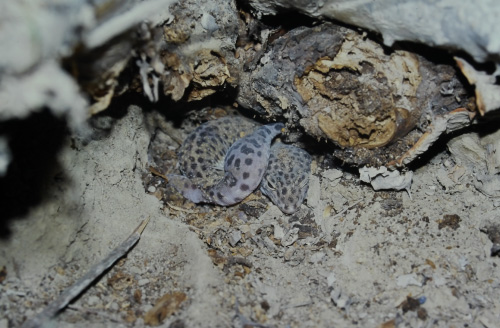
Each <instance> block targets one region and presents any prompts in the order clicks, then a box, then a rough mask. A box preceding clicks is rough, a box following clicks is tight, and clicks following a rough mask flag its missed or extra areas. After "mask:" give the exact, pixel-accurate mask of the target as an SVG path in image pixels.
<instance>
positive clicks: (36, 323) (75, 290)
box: [22, 218, 149, 328]
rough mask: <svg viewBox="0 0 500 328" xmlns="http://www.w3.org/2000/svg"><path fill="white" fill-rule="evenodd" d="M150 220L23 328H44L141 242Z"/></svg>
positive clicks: (145, 221)
mask: <svg viewBox="0 0 500 328" xmlns="http://www.w3.org/2000/svg"><path fill="white" fill-rule="evenodd" d="M148 222H149V218H148V219H146V220H144V221H142V222H141V224H140V225H139V226H138V227H137V228H136V229H135V230H134V232H133V233H132V234H131V235H130V237H128V238H127V240H125V241H124V242H123V243H121V245H119V246H118V247H116V248H115V249H114V250H113V251H112V252H111V253H109V255H108V256H106V258H104V259H103V260H102V261H101V262H99V263H97V264H95V265H94V266H93V267H92V268H91V269H90V270H89V271H88V272H87V273H86V274H85V275H84V276H83V277H81V278H80V279H79V280H78V281H77V282H75V283H74V284H73V285H72V286H70V287H68V288H67V289H66V290H65V291H64V292H63V293H62V294H61V295H60V296H59V297H58V298H57V299H56V300H54V301H53V302H52V303H50V304H49V305H47V307H46V308H45V309H44V310H43V311H42V312H40V313H39V314H37V315H36V316H34V317H33V318H31V319H29V320H26V321H25V322H24V324H23V325H22V328H35V327H44V326H46V325H47V323H48V322H49V320H51V319H52V318H53V317H54V316H55V315H57V313H59V311H61V310H63V309H64V308H65V307H66V306H67V305H68V304H69V302H71V301H72V300H73V299H74V298H75V297H77V296H78V295H80V294H81V293H82V292H83V291H84V290H85V289H86V288H87V287H88V286H89V285H90V284H91V283H92V282H94V281H95V280H96V279H97V278H98V277H99V276H100V275H101V274H102V273H103V272H104V271H106V270H107V269H109V268H110V267H111V266H112V265H113V264H114V263H115V262H116V261H117V260H118V259H120V258H121V257H123V256H124V255H125V254H127V253H128V251H130V249H131V248H132V247H133V246H134V245H135V244H136V243H137V242H138V241H139V239H140V238H141V234H142V232H143V231H144V228H145V227H146V225H147V224H148Z"/></svg>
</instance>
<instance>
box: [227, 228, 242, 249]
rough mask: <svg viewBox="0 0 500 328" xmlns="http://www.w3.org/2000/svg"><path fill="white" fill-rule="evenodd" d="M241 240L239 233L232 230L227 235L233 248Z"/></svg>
mask: <svg viewBox="0 0 500 328" xmlns="http://www.w3.org/2000/svg"><path fill="white" fill-rule="evenodd" d="M240 240H241V231H239V230H233V231H232V232H231V233H230V234H229V244H230V245H231V246H232V247H234V246H236V244H237V243H238V242H239V241H240Z"/></svg>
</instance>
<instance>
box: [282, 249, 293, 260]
mask: <svg viewBox="0 0 500 328" xmlns="http://www.w3.org/2000/svg"><path fill="white" fill-rule="evenodd" d="M293 254H295V248H294V247H289V248H288V249H287V250H286V251H285V254H284V258H285V261H290V260H291V259H292V257H293Z"/></svg>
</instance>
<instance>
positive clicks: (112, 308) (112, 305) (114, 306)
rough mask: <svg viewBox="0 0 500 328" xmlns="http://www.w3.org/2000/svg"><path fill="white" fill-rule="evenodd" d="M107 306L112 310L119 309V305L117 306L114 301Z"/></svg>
mask: <svg viewBox="0 0 500 328" xmlns="http://www.w3.org/2000/svg"><path fill="white" fill-rule="evenodd" d="M109 308H110V309H111V310H113V311H118V310H119V309H120V307H119V306H118V304H117V303H116V302H113V303H111V305H110V306H109Z"/></svg>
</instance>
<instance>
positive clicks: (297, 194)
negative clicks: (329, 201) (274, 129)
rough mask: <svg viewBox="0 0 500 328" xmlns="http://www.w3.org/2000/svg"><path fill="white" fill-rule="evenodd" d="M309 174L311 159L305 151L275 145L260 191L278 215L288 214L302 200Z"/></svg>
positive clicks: (307, 185)
mask: <svg viewBox="0 0 500 328" xmlns="http://www.w3.org/2000/svg"><path fill="white" fill-rule="evenodd" d="M310 172H311V156H310V155H309V154H308V153H307V152H306V151H305V150H303V149H300V148H297V147H294V146H291V145H286V144H283V143H275V144H274V145H273V146H272V148H271V155H270V157H269V163H268V167H267V170H266V173H265V175H264V178H263V180H262V183H261V185H260V190H261V191H262V193H263V194H264V195H266V196H267V197H269V198H270V199H271V201H272V202H273V203H274V204H275V205H276V206H278V207H279V209H280V210H281V211H282V212H284V213H286V214H292V213H294V212H295V211H297V209H298V208H299V207H300V205H301V204H302V202H303V201H304V198H305V197H306V194H307V190H308V188H309V174H310Z"/></svg>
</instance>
